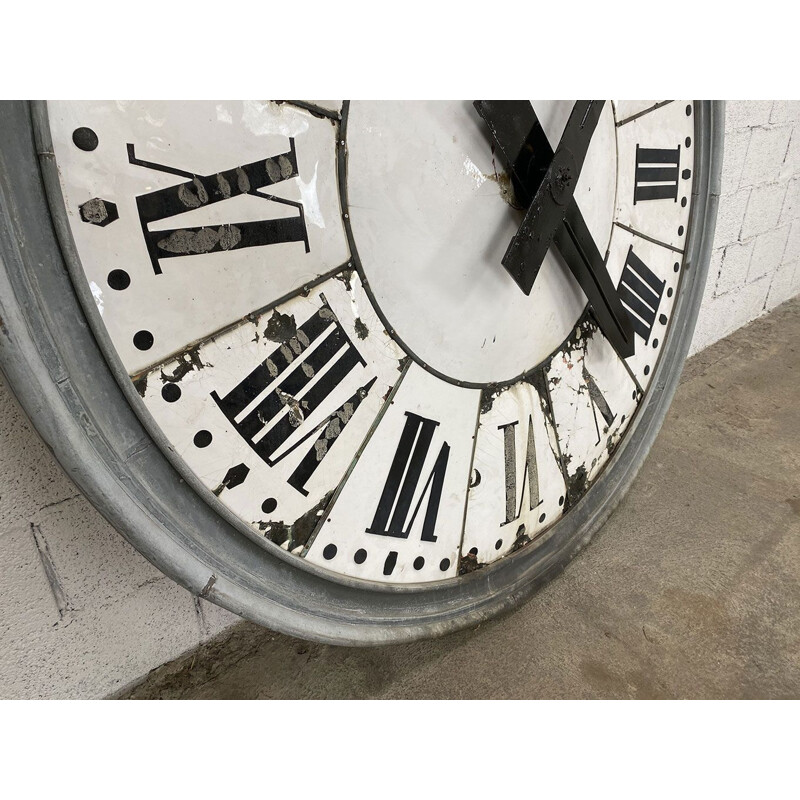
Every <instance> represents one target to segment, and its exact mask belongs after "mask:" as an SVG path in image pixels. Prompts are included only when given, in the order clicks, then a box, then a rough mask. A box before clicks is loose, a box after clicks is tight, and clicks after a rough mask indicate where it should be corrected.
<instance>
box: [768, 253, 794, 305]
mask: <svg viewBox="0 0 800 800" xmlns="http://www.w3.org/2000/svg"><path fill="white" fill-rule="evenodd" d="M798 273H800V259H798V260H795V261H788V262H786V263H785V264H782V265H781V266H780V267H778V269H777V271H776V272H775V274H774V275H773V277H772V285H771V286H770V287H769V295H768V296H767V311H771V310H772V309H773V308H775V306H779V305H780V304H781V303H784V302H786V301H787V300H789V299H790V298H792V297H794V296H795V295H796V294H797V293H798V291H800V286H798V281H800V275H798Z"/></svg>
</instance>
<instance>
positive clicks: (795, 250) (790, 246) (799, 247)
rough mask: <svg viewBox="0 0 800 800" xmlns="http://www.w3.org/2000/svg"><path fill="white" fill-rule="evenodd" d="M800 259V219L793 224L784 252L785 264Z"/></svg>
mask: <svg viewBox="0 0 800 800" xmlns="http://www.w3.org/2000/svg"><path fill="white" fill-rule="evenodd" d="M798 258H800V219H796V220H794V222H792V227H791V230H790V231H789V237H788V239H787V241H786V248H785V249H784V251H783V263H788V262H789V261H796V260H797V259H798Z"/></svg>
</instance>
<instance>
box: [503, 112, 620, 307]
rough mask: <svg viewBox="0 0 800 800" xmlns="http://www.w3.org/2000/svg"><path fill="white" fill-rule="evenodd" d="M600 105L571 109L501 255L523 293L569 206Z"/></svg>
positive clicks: (534, 275)
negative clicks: (524, 210) (521, 218)
mask: <svg viewBox="0 0 800 800" xmlns="http://www.w3.org/2000/svg"><path fill="white" fill-rule="evenodd" d="M604 102H605V101H603V100H578V101H577V102H576V103H575V105H574V106H573V108H572V113H571V114H570V116H569V120H568V121H567V125H566V127H565V128H564V133H563V134H562V135H561V141H560V142H559V145H558V147H557V148H556V151H555V153H554V155H553V158H552V160H551V161H550V164H549V165H548V167H547V172H546V173H545V176H544V178H543V180H542V182H541V183H540V184H539V186H538V188H537V189H536V194H535V195H534V196H533V199H532V200H531V203H530V205H529V206H528V210H527V211H526V212H525V219H523V221H522V225H520V227H519V230H518V231H517V233H516V234H515V235H514V238H513V239H512V240H511V243H510V244H509V246H508V250H506V254H505V255H504V256H503V266H504V267H505V268H506V269H507V270H508V272H509V274H510V275H511V277H512V278H514V280H515V281H516V282H517V284H518V285H519V287H520V288H521V289H522V291H523V292H525V294H530V293H531V289H532V288H533V284H534V281H535V280H536V276H537V275H538V274H539V269H540V268H541V266H542V261H543V260H544V257H545V255H546V254H547V251H548V250H549V248H550V245H551V243H552V242H553V240H554V237H555V235H556V233H557V232H558V230H559V228H560V227H561V224H562V222H563V221H564V218H565V216H566V213H567V210H568V209H569V207H570V206H571V205H572V204H573V200H572V198H573V195H574V194H575V188H576V186H577V184H578V179H579V178H580V175H581V170H582V169H583V162H584V160H585V159H586V153H587V151H588V149H589V145H590V143H591V141H592V134H593V133H594V130H595V128H596V127H597V123H598V121H599V119H600V114H601V112H602V110H603V105H604Z"/></svg>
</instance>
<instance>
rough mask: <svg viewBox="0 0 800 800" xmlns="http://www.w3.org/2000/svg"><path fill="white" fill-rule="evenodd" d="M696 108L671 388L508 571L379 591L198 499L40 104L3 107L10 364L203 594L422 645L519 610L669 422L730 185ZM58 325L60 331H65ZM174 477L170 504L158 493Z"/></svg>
mask: <svg viewBox="0 0 800 800" xmlns="http://www.w3.org/2000/svg"><path fill="white" fill-rule="evenodd" d="M696 108H697V109H698V112H697V113H698V123H697V127H698V128H699V129H702V127H701V124H705V123H707V124H708V125H709V128H708V132H709V135H707V136H705V135H704V136H703V137H701V138H700V139H699V141H701V142H702V145H703V147H702V150H701V148H698V150H697V151H696V154H695V159H696V160H695V169H696V173H695V174H696V176H697V178H698V182H697V183H696V186H697V187H700V188H698V195H697V197H696V198H695V201H696V204H697V206H696V207H695V204H693V210H692V220H693V224H692V226H691V228H690V231H689V242H690V243H689V245H688V247H687V254H688V255H687V259H686V261H685V263H686V265H687V267H688V269H687V273H688V274H687V275H686V276H685V278H684V281H683V282H682V287H681V288H682V291H681V292H680V293H679V297H678V302H677V303H676V305H678V306H679V308H678V309H676V313H675V315H674V320H675V323H676V324H678V325H679V328H678V329H676V330H674V331H673V332H672V336H671V337H669V343H668V345H667V347H665V351H664V352H663V354H662V359H661V360H660V362H659V366H658V367H657V371H656V374H655V375H654V378H653V380H654V381H658V384H657V387H658V392H651V393H649V395H648V397H650V398H651V401H650V402H648V403H647V405H646V407H645V408H644V409H642V410H641V412H640V413H639V414H637V416H636V418H635V419H634V421H633V423H632V426H634V428H633V429H632V430H631V431H630V433H629V435H628V436H626V438H625V440H624V442H623V445H622V446H621V447H620V448H619V449H618V451H617V452H616V453H615V455H614V456H613V457H612V459H611V462H610V463H609V465H608V467H607V468H606V470H604V472H603V474H602V475H601V476H600V478H599V479H598V481H597V482H596V483H595V484H594V486H593V487H592V488H591V489H590V490H589V491H588V492H587V494H586V495H585V496H584V498H583V499H582V500H581V501H580V502H579V503H578V504H577V505H576V506H575V507H574V508H573V510H572V511H571V513H570V514H569V516H568V517H567V518H566V519H565V520H563V522H564V523H568V524H566V525H564V524H562V525H561V527H560V529H559V530H558V531H557V532H556V533H554V534H553V535H552V536H551V537H550V539H549V540H548V542H546V543H545V544H544V545H543V546H542V547H541V548H537V549H535V550H534V551H533V552H531V553H526V552H525V550H521V551H520V552H519V553H517V554H515V555H514V556H512V557H510V558H508V559H504V562H507V563H505V564H502V563H501V567H502V568H500V569H493V568H491V567H487V568H485V569H482V570H478V571H477V572H475V573H472V574H471V575H468V576H465V577H464V579H463V580H461V581H459V582H457V583H456V584H455V585H453V586H443V585H439V586H436V587H434V588H432V589H431V590H429V591H420V592H418V593H415V594H407V593H386V594H381V595H375V594H369V593H365V592H363V591H361V590H354V589H352V588H351V587H346V586H341V585H337V584H335V583H331V582H330V581H327V580H323V579H320V578H318V577H317V576H315V575H311V574H310V573H306V572H300V571H298V570H297V569H295V568H293V567H291V566H289V565H287V564H286V563H284V562H283V561H278V560H277V559H276V558H275V557H273V556H271V555H270V554H269V553H267V552H266V551H265V550H264V549H263V548H262V547H260V546H259V545H257V544H256V543H254V542H252V541H250V540H249V539H247V538H246V537H244V536H242V535H241V534H239V533H238V532H237V531H236V530H234V529H233V528H232V527H231V526H230V525H229V524H227V523H226V522H225V521H224V520H223V519H221V518H220V517H219V516H217V515H216V514H215V512H214V511H212V509H210V508H209V507H208V506H207V505H206V504H205V501H203V500H202V499H201V498H199V497H197V495H196V494H195V493H194V492H193V491H192V489H191V488H190V487H189V486H187V485H186V484H185V483H184V482H183V481H182V480H181V479H180V477H179V475H178V474H177V473H176V472H175V470H174V468H173V467H172V465H171V464H169V462H168V461H167V460H166V458H165V457H164V455H163V454H162V453H161V452H160V451H159V450H158V449H157V448H156V447H155V445H154V443H153V442H152V440H151V439H150V437H149V436H148V434H147V432H146V431H145V430H144V429H143V428H142V426H141V423H140V421H139V420H138V419H137V418H136V417H135V415H134V414H133V411H132V410H131V409H130V407H129V406H128V404H127V402H126V401H125V398H124V397H123V396H122V394H121V391H120V388H119V386H118V385H117V384H116V381H115V380H114V378H113V376H112V375H111V373H110V371H108V370H107V369H103V366H104V361H103V360H102V356H101V354H100V352H99V350H98V347H97V343H96V341H95V340H94V338H93V336H92V334H91V331H90V330H89V328H88V326H87V324H86V320H85V318H84V316H83V313H82V310H81V308H80V305H79V303H78V301H77V298H76V297H75V295H74V292H73V289H72V287H71V285H70V282H69V278H68V276H67V274H66V270H65V268H64V265H63V263H62V258H61V254H60V250H59V246H58V242H57V240H56V237H55V233H54V230H53V226H52V221H51V219H50V217H49V214H48V211H47V204H46V201H45V200H44V189H43V186H42V185H41V179H40V175H39V173H38V167H36V164H35V162H36V152H35V148H34V146H33V144H34V143H33V140H32V136H31V134H30V119H29V116H28V114H29V111H28V108H27V106H26V105H25V104H20V103H13V104H11V103H9V104H4V107H3V114H2V115H0V119H2V122H0V126H1V127H3V128H6V127H11V128H12V129H14V132H15V133H16V139H15V138H13V137H12V138H9V137H7V136H6V137H4V140H3V141H4V145H3V148H2V150H0V194H2V197H3V204H2V208H1V209H0V262H1V263H0V317H1V318H2V324H0V368H2V370H3V372H4V373H5V375H6V377H7V379H8V381H9V383H10V385H11V386H12V389H13V390H14V392H15V394H16V395H17V398H18V400H19V401H20V403H21V404H22V406H23V408H24V409H25V411H26V412H27V414H28V416H29V417H30V418H31V420H32V421H33V423H34V426H35V427H36V429H37V430H38V431H39V433H40V435H41V436H42V437H43V439H44V440H45V442H46V443H47V445H48V447H50V449H51V450H52V452H53V453H54V455H55V456H56V458H57V459H58V460H59V461H60V463H61V464H62V466H63V467H64V468H65V470H66V471H67V473H68V474H69V475H70V477H71V478H72V479H73V480H74V481H75V482H76V483H77V484H78V486H79V487H80V488H81V489H82V490H83V491H84V492H85V493H86V494H87V496H88V497H89V498H90V499H91V500H92V502H93V503H94V504H95V506H96V507H97V508H98V510H99V511H100V512H101V513H102V514H103V515H104V516H105V517H106V518H107V519H108V520H109V522H110V523H111V524H112V525H114V526H115V527H116V528H117V529H118V530H119V531H120V532H121V533H122V534H123V535H124V536H125V538H126V539H127V540H128V541H129V542H131V544H133V545H134V546H135V547H136V548H137V549H138V550H139V551H140V552H142V554H143V555H144V556H145V557H146V558H148V560H150V561H151V562H152V563H154V564H155V565H156V566H157V567H158V568H159V569H160V570H162V571H163V572H165V573H166V574H168V575H170V576H171V577H172V578H173V579H174V580H176V581H177V582H178V583H180V584H181V585H182V586H184V587H185V588H187V589H188V590H189V591H191V592H193V593H194V594H196V595H199V596H202V597H205V598H207V599H208V600H210V601H213V602H215V603H217V604H219V605H221V606H223V607H225V608H227V609H229V610H230V611H233V612H234V613H237V614H239V615H241V616H243V617H245V618H247V619H250V620H252V621H254V622H257V623H259V624H262V625H265V626H267V627H269V628H273V629H276V630H280V631H282V632H284V633H287V634H290V635H294V636H300V637H304V638H311V639H314V640H316V641H320V642H324V643H331V644H346V645H370V644H385V643H392V642H400V641H412V640H415V639H420V638H425V637H430V636H437V635H441V634H444V633H447V632H451V631H455V630H457V629H460V628H464V627H469V626H472V625H476V624H478V623H480V622H482V621H484V620H486V619H488V618H490V617H492V616H495V615H497V614H499V613H501V612H504V611H507V610H510V609H512V608H513V607H515V606H516V605H518V604H519V602H520V601H521V600H523V599H524V598H525V597H527V596H528V595H530V594H531V593H532V592H533V591H534V590H535V589H537V588H538V587H540V586H541V585H542V584H544V583H545V582H546V581H548V580H549V579H550V578H552V577H553V576H554V575H555V574H556V573H557V572H559V571H560V570H561V569H563V567H564V566H565V565H566V563H567V562H568V561H569V559H571V558H572V557H573V556H574V555H575V554H576V553H577V552H578V551H579V550H580V549H581V548H582V547H583V546H584V545H585V544H586V543H587V542H588V541H589V539H590V538H591V536H592V535H593V534H594V533H595V532H596V530H597V529H598V528H599V527H600V526H601V525H602V524H603V522H604V521H605V520H606V518H607V517H608V515H609V514H610V513H611V511H612V510H613V508H614V507H615V506H616V505H617V503H618V502H619V501H620V500H621V498H622V496H623V495H624V493H625V491H626V490H627V488H628V487H629V485H630V483H631V482H632V480H633V478H634V477H635V474H636V472H637V471H638V468H639V466H640V465H641V462H642V461H643V459H644V457H645V455H646V454H647V451H648V450H649V448H650V446H651V444H652V442H653V440H654V439H655V437H656V435H657V433H658V430H659V428H660V425H661V422H662V421H663V417H664V415H665V413H666V410H667V408H668V406H669V402H670V401H671V399H672V395H673V394H674V391H675V388H676V387H677V383H678V379H679V376H680V372H681V366H682V363H683V360H684V359H685V356H686V353H687V352H688V348H689V345H690V342H691V335H692V332H693V329H694V324H695V321H696V316H697V311H698V309H699V305H700V302H701V300H702V286H703V281H704V278H705V273H706V271H707V268H708V259H709V256H710V249H711V243H712V241H713V224H714V219H715V216H716V207H717V200H718V195H719V178H720V171H721V164H722V157H721V156H722V133H723V125H724V112H723V110H722V108H723V107H722V104H721V103H707V102H706V103H700V104H697V106H696ZM25 130H27V132H28V133H27V136H22V137H20V135H19V134H20V131H25ZM43 155H44V156H45V157H47V154H46V153H44V154H43ZM32 162H33V167H36V168H35V169H34V168H32ZM704 187H707V189H705V188H704ZM30 234H34V235H30ZM50 298H52V299H53V301H49V299H50ZM56 298H57V299H58V302H55V299H56ZM52 331H60V332H62V335H61V336H60V337H59V339H58V341H56V340H55V339H54V338H53V336H52ZM84 398H88V399H89V400H90V401H91V402H89V403H87V402H85V400H84ZM120 456H122V458H120ZM165 487H166V488H167V489H168V491H169V500H170V502H169V503H166V502H165V501H164V500H162V497H161V493H160V490H161V492H163V490H164V489H165ZM232 565H234V566H235V567H236V569H234V570H232V569H231V567H232ZM533 574H536V577H535V578H533V577H532V575H533Z"/></svg>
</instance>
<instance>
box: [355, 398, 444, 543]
mask: <svg viewBox="0 0 800 800" xmlns="http://www.w3.org/2000/svg"><path fill="white" fill-rule="evenodd" d="M438 424H439V423H438V422H436V420H432V419H426V418H425V417H421V416H419V415H418V414H412V413H411V412H410V411H406V422H405V426H404V427H403V432H402V434H401V435H400V442H399V443H398V445H397V450H396V451H395V454H394V459H393V460H392V466H391V467H390V468H389V475H388V476H387V478H386V483H385V484H384V487H383V492H382V493H381V498H380V500H379V501H378V508H377V509H376V511H375V517H374V518H373V520H372V525H370V527H369V528H367V533H375V534H378V535H380V536H396V537H398V538H400V539H407V538H408V534H409V533H410V532H411V528H412V527H413V525H414V520H415V519H416V516H417V512H418V511H419V509H420V506H421V505H422V501H423V500H424V499H425V496H426V495H427V494H428V491H429V490H430V495H429V497H428V506H427V508H426V510H425V519H424V521H423V523H422V536H421V539H422V540H423V541H425V542H435V541H436V536H435V534H434V530H435V528H436V517H437V516H438V515H439V503H440V501H441V499H442V488H443V486H444V475H445V472H446V471H447V460H448V458H449V457H450V445H449V444H447V442H444V443H443V444H442V447H441V449H440V450H439V455H438V456H437V457H436V461H435V463H434V465H433V469H431V472H430V475H429V476H428V479H427V481H426V482H425V486H424V487H423V489H422V493H421V494H420V496H419V499H418V500H417V504H416V506H414V511H413V513H412V514H411V519H408V512H409V511H410V510H411V503H412V501H413V499H414V495H415V494H416V491H417V487H418V486H419V481H420V477H421V476H422V468H423V466H424V464H425V458H426V457H427V455H428V451H429V450H430V446H431V440H432V439H433V433H434V430H435V429H436V426H437V425H438ZM406 523H407V524H406Z"/></svg>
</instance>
